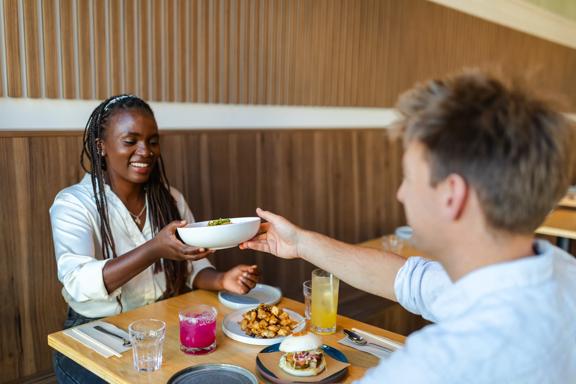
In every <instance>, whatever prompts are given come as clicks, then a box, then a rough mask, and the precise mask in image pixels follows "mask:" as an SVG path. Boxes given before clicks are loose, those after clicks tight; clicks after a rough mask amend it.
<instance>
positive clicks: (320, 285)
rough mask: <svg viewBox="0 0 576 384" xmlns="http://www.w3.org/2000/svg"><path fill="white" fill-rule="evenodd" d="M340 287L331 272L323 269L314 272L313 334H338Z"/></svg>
mask: <svg viewBox="0 0 576 384" xmlns="http://www.w3.org/2000/svg"><path fill="white" fill-rule="evenodd" d="M339 286H340V281H339V280H338V278H337V277H336V276H334V275H333V274H331V273H330V272H326V271H323V270H321V269H315V270H314V271H312V305H311V311H312V312H311V313H310V328H311V329H312V331H313V332H315V333H318V334H321V335H330V334H332V333H335V332H336V315H337V312H338V288H339Z"/></svg>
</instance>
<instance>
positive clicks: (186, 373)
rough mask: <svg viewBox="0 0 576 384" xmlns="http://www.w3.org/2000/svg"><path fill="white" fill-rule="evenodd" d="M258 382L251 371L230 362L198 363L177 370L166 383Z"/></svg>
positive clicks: (233, 383)
mask: <svg viewBox="0 0 576 384" xmlns="http://www.w3.org/2000/svg"><path fill="white" fill-rule="evenodd" d="M195 383H202V384H258V380H257V379H256V376H254V375H253V374H252V372H250V371H248V370H247V369H244V368H242V367H238V366H236V365H230V364H200V365H196V366H194V367H189V368H186V369H183V370H181V371H180V372H177V373H176V374H175V375H174V376H172V377H171V378H170V380H168V384H195Z"/></svg>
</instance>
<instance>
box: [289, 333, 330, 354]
mask: <svg viewBox="0 0 576 384" xmlns="http://www.w3.org/2000/svg"><path fill="white" fill-rule="evenodd" d="M321 346H322V340H320V338H319V337H318V336H316V335H314V334H312V333H306V334H304V335H301V336H295V335H290V336H288V337H286V338H285V339H284V340H282V343H280V347H279V349H280V351H281V352H302V351H311V350H314V349H318V348H320V347H321Z"/></svg>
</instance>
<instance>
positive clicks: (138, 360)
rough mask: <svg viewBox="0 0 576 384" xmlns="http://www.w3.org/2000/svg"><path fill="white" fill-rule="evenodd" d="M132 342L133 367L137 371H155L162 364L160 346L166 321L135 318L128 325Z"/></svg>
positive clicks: (162, 341) (164, 333)
mask: <svg viewBox="0 0 576 384" xmlns="http://www.w3.org/2000/svg"><path fill="white" fill-rule="evenodd" d="M128 334H129V335H130V341H131V342H132V356H133V361H134V368H135V369H136V370H137V371H146V372H151V371H156V370H157V369H160V367H161V366H162V346H163V344H164V337H165V336H166V323H165V322H163V321H161V320H155V319H144V320H136V321H134V322H133V323H132V324H130V325H129V326H128Z"/></svg>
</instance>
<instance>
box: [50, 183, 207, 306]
mask: <svg viewBox="0 0 576 384" xmlns="http://www.w3.org/2000/svg"><path fill="white" fill-rule="evenodd" d="M105 193H106V198H107V200H108V211H109V220H110V228H111V230H112V234H113V238H114V243H115V245H116V254H117V255H119V256H120V255H123V254H124V253H126V252H129V251H131V250H132V249H134V248H136V247H138V246H140V245H142V244H143V243H145V242H147V241H148V240H151V239H152V238H153V237H154V235H153V233H152V228H151V226H150V217H147V220H146V223H145V225H144V228H143V229H142V231H140V229H139V228H138V226H137V225H136V223H135V222H134V220H133V219H132V217H131V216H130V213H129V212H128V209H127V208H126V207H125V206H124V204H123V203H122V201H121V200H120V198H118V196H116V194H115V193H114V192H113V191H112V190H111V189H110V187H108V186H106V191H105ZM171 193H172V195H173V196H174V198H175V200H176V204H177V207H178V211H179V212H180V215H181V217H182V219H184V220H186V221H187V222H189V223H191V222H194V216H193V215H192V212H191V211H190V208H188V205H187V204H186V201H185V200H184V197H183V196H182V194H181V193H180V192H179V191H177V190H176V189H174V188H172V189H171ZM50 219H51V222H52V238H53V241H54V249H55V253H56V264H57V268H58V279H59V280H60V282H61V283H62V284H63V286H64V287H63V288H62V295H63V296H64V299H65V300H66V302H67V303H68V305H70V307H72V309H73V310H74V311H76V312H78V313H79V314H81V315H83V316H86V317H105V316H111V315H115V314H118V313H120V311H121V308H120V305H119V304H118V301H117V299H116V297H117V296H119V295H120V300H121V302H122V306H123V310H124V311H128V310H131V309H134V308H138V307H141V306H143V305H146V304H150V303H153V302H155V301H156V300H157V299H158V298H160V296H162V294H163V293H164V291H165V288H166V280H165V276H164V272H160V273H154V265H151V266H150V267H148V268H146V269H145V270H144V271H142V272H141V273H139V274H138V275H136V276H135V277H134V278H132V279H131V280H130V281H128V282H127V283H126V284H124V285H123V286H122V287H120V288H118V289H117V290H116V291H114V292H112V293H108V291H107V290H106V287H105V286H104V279H103V276H102V269H103V268H104V265H105V264H106V263H107V262H108V261H109V260H111V259H107V260H104V259H103V253H102V239H101V236H100V216H99V214H98V211H97V209H96V202H95V200H94V192H93V189H92V182H91V180H90V175H89V174H86V175H84V178H83V179H82V181H81V182H80V183H78V184H75V185H73V186H70V187H68V188H65V189H63V190H62V191H60V192H59V193H58V194H57V195H56V198H55V199H54V203H53V204H52V207H51V208H50ZM188 265H189V268H190V270H191V272H192V273H191V274H190V279H189V280H188V282H187V285H188V286H189V287H190V288H192V287H193V285H192V283H193V281H194V279H195V278H196V275H197V274H198V272H200V271H201V270H203V269H204V268H210V267H212V264H210V262H209V261H208V260H206V259H202V260H198V261H192V262H189V263H188Z"/></svg>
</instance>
